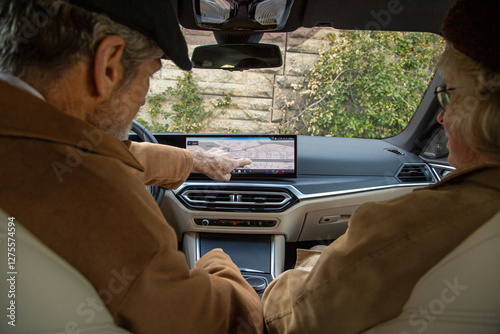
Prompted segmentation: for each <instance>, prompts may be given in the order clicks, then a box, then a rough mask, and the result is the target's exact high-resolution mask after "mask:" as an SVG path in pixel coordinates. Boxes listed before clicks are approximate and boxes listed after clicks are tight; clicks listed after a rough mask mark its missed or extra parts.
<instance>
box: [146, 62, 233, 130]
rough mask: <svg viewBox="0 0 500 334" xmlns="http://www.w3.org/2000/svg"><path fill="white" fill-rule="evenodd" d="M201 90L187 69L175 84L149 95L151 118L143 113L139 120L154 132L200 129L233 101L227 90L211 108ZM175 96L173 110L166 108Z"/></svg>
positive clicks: (147, 100)
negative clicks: (167, 103) (215, 113)
mask: <svg viewBox="0 0 500 334" xmlns="http://www.w3.org/2000/svg"><path fill="white" fill-rule="evenodd" d="M198 91H199V86H198V85H197V84H196V82H195V81H194V79H193V74H192V72H185V73H184V74H183V75H181V76H179V77H178V78H177V84H176V86H175V87H169V88H167V90H165V91H163V92H160V93H156V94H148V95H147V96H146V102H147V105H148V107H149V109H148V113H149V115H150V116H151V121H150V122H148V121H146V120H144V119H142V118H140V117H137V118H136V120H137V121H138V122H139V123H141V124H142V125H144V126H146V127H147V128H148V129H149V130H150V131H153V132H165V131H174V132H185V133H189V132H191V133H195V132H198V131H199V130H200V129H202V128H203V127H204V126H205V124H206V123H207V122H208V121H209V120H210V119H211V116H213V114H214V112H216V111H218V113H219V114H220V113H222V114H223V113H224V109H227V108H228V107H230V106H231V105H232V102H231V101H232V94H231V93H227V94H226V95H224V97H222V98H219V99H217V100H216V101H215V102H213V103H212V104H211V107H210V108H208V109H207V108H205V105H204V100H203V98H202V97H201V96H200V94H199V92H198ZM172 100H173V101H175V102H174V104H172V106H171V109H172V112H167V111H165V103H166V102H169V101H172Z"/></svg>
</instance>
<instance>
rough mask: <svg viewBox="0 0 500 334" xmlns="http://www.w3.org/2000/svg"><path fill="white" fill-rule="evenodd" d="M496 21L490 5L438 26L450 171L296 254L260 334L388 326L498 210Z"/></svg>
mask: <svg viewBox="0 0 500 334" xmlns="http://www.w3.org/2000/svg"><path fill="white" fill-rule="evenodd" d="M499 13H500V3H499V2H498V1H497V0H479V1H472V0H459V1H458V2H457V3H456V4H455V6H454V7H453V8H452V9H451V10H450V12H449V14H448V16H447V18H446V20H445V23H444V25H443V35H444V37H445V38H446V39H447V41H448V42H449V43H450V44H451V45H450V47H449V48H448V50H447V51H446V52H445V53H444V54H443V56H442V59H441V61H440V64H439V66H440V69H441V72H442V74H443V76H444V82H445V83H446V85H445V86H442V87H439V88H438V89H437V90H436V96H437V98H438V101H439V102H440V104H441V107H442V108H443V110H442V111H441V113H440V114H439V116H438V122H439V123H441V124H443V126H444V129H445V130H446V134H447V136H448V139H449V140H448V148H449V151H450V154H449V158H448V159H449V163H450V165H452V166H454V167H457V170H456V171H455V172H453V173H451V174H450V175H448V176H447V177H445V178H444V179H443V181H441V182H439V183H437V184H434V185H432V186H430V187H427V188H425V189H421V190H417V191H414V192H413V193H411V194H408V195H406V196H403V197H400V198H396V199H393V200H389V201H385V202H376V203H365V204H363V205H361V206H360V207H359V208H358V209H357V210H356V212H355V213H354V214H353V216H352V217H351V219H350V221H349V228H348V230H347V231H346V233H345V234H344V235H343V236H341V237H340V238H338V239H337V240H336V241H334V242H333V243H332V244H330V245H329V246H328V247H327V248H326V249H325V250H324V251H323V252H321V253H316V254H315V255H311V252H308V251H304V252H302V253H301V252H299V254H298V261H297V267H296V269H293V270H289V271H287V272H285V273H283V274H282V275H281V276H279V277H278V278H277V279H276V280H275V281H273V282H272V284H271V285H270V286H269V287H268V288H267V290H266V292H265V294H264V296H263V304H264V318H265V321H266V326H267V328H268V330H269V332H270V333H308V334H310V333H325V332H328V333H342V334H347V333H358V332H361V331H363V330H365V329H367V328H369V327H372V326H374V325H376V324H378V323H381V322H383V321H386V320H389V319H392V318H395V317H396V316H398V314H400V313H401V311H402V308H403V306H404V304H405V303H406V301H407V300H408V298H409V296H410V294H411V291H412V289H413V288H414V286H415V284H416V283H417V281H418V280H419V279H420V278H421V277H422V276H423V275H424V274H425V273H426V272H427V271H429V269H431V268H432V267H433V266H434V265H435V264H437V263H438V262H439V261H440V260H441V259H442V258H443V257H445V256H446V255H447V254H448V253H450V252H451V251H452V250H453V249H454V248H455V247H457V246H458V245H459V244H460V243H461V242H462V241H464V240H465V239H466V238H467V237H468V236H469V235H470V234H471V233H472V232H474V231H475V230H476V229H477V228H478V227H480V226H481V225H482V224H484V223H485V222H486V221H488V220H489V219H490V218H492V217H493V216H494V215H495V214H496V213H497V212H498V211H499V210H500V163H499V162H500V132H499V129H500V87H499V86H500V44H499V42H498V36H499V33H500V25H499V22H498V17H497V16H498V14H499ZM313 265H314V266H313ZM456 283H457V284H460V282H459V281H458V282H456Z"/></svg>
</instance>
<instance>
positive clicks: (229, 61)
mask: <svg viewBox="0 0 500 334" xmlns="http://www.w3.org/2000/svg"><path fill="white" fill-rule="evenodd" d="M191 61H192V63H193V67H194V68H214V69H223V70H229V71H242V70H248V69H252V68H270V67H280V66H281V65H283V60H282V57H281V51H280V48H279V47H278V46H277V45H274V44H214V45H203V46H198V47H197V48H195V49H194V51H193V56H192V57H191Z"/></svg>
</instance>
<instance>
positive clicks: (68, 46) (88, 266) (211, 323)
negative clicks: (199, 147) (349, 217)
mask: <svg viewBox="0 0 500 334" xmlns="http://www.w3.org/2000/svg"><path fill="white" fill-rule="evenodd" d="M0 22H1V26H0V41H1V42H0V44H1V45H2V51H1V52H0V72H1V73H2V74H1V76H0V78H1V80H0V95H1V98H0V114H1V119H2V122H1V124H0V156H2V164H1V167H0V183H1V193H0V207H1V208H2V209H3V210H5V211H6V212H8V213H9V215H12V216H14V217H16V219H17V220H18V221H19V222H20V223H22V224H23V225H24V226H25V227H26V228H27V229H28V230H30V231H31V232H32V233H33V234H34V235H35V236H37V237H38V238H39V239H40V240H41V241H42V242H43V243H45V244H46V245H47V246H48V247H50V248H51V249H52V250H54V251H55V252H56V253H58V254H59V255H60V256H61V257H63V258H64V259H65V260H66V261H67V262H69V263H70V264H71V265H73V266H74V267H75V268H76V269H77V270H79V271H80V272H81V273H82V274H83V275H84V276H85V277H86V278H87V279H88V280H89V281H90V282H91V284H92V285H93V286H94V287H95V288H96V290H97V291H106V292H108V293H107V294H101V297H102V298H103V301H104V302H105V304H106V306H107V308H108V309H109V311H110V313H111V314H112V316H113V317H114V319H115V322H116V323H117V324H118V325H119V326H122V327H124V328H126V329H129V330H130V331H132V332H134V333H154V334H157V333H225V332H231V333H235V332H238V331H239V330H240V329H242V328H243V330H245V331H246V332H255V333H260V332H262V316H261V304H260V300H259V297H258V296H257V294H256V293H255V292H254V291H253V289H252V288H251V287H250V285H249V284H247V282H246V281H245V280H244V279H243V277H242V276H241V274H240V272H239V270H238V268H237V267H236V265H235V264H234V263H232V261H231V259H230V258H229V256H227V255H226V254H225V253H224V252H222V251H221V250H214V251H212V252H210V253H208V254H207V255H206V256H204V257H203V258H202V259H201V260H200V261H199V262H198V263H197V268H195V269H193V270H189V268H188V266H187V264H186V261H185V258H184V255H183V254H182V253H181V252H179V251H178V250H177V240H176V237H175V233H174V231H173V229H172V228H171V227H170V226H169V225H168V224H167V222H166V221H165V219H164V217H163V215H162V213H161V212H160V210H159V208H158V207H157V205H156V203H155V202H154V200H153V199H152V197H151V196H150V194H149V193H148V192H147V191H146V189H145V187H144V184H145V183H152V182H154V183H157V184H161V185H164V186H169V187H176V186H178V185H179V184H180V183H182V182H183V181H184V180H185V178H186V177H187V175H188V174H189V172H191V171H192V170H193V171H199V172H204V173H206V174H208V175H209V176H211V177H213V178H215V179H221V180H222V179H228V177H229V172H230V171H231V170H233V169H234V168H236V167H238V166H242V165H245V164H248V163H250V161H248V160H247V159H242V160H234V159H232V157H230V156H225V155H221V154H220V152H211V153H209V154H207V155H203V154H201V155H198V156H195V157H192V156H191V155H190V154H189V153H188V152H187V151H185V150H179V149H175V148H169V147H162V146H159V145H156V146H155V145H151V144H149V145H148V144H142V145H141V144H133V143H130V142H125V143H124V142H122V140H125V139H127V133H128V131H129V129H130V123H131V121H132V119H133V118H134V117H135V115H136V113H137V112H138V109H139V107H140V106H141V105H142V104H143V103H144V98H145V95H146V92H147V91H148V87H149V78H150V77H151V75H153V73H155V72H156V71H157V70H159V69H160V67H161V61H160V58H170V59H172V60H173V61H174V62H175V63H176V64H177V65H178V66H179V67H181V68H182V69H185V70H188V69H190V67H191V65H190V61H189V59H188V57H187V47H186V44H185V41H184V39H183V37H182V34H181V32H180V30H179V26H178V23H177V20H176V17H175V13H174V11H173V8H172V5H171V3H170V2H169V1H165V0H157V1H145V2H143V1H139V0H133V1H119V0H115V1H109V0H106V1H100V0H71V1H69V2H67V1H58V0H56V1H48V0H16V1H7V0H1V1H0ZM141 162H144V166H143V165H141ZM216 166H222V168H218V167H216ZM144 167H145V170H144ZM162 175H167V176H168V177H164V176H162ZM137 176H139V177H140V178H141V179H140V178H139V177H137ZM20 261H22V259H20ZM117 273H119V275H120V278H121V280H122V281H125V282H126V283H127V284H125V285H124V286H123V288H121V289H113V291H112V294H109V284H110V282H111V281H112V280H116V274H117ZM24 321H29V319H25V320H24Z"/></svg>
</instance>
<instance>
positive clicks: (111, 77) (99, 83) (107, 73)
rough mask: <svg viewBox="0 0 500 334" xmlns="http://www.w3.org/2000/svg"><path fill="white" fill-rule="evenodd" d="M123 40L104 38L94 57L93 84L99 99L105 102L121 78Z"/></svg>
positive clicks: (113, 36)
mask: <svg viewBox="0 0 500 334" xmlns="http://www.w3.org/2000/svg"><path fill="white" fill-rule="evenodd" d="M124 48H125V40H124V39H123V38H121V37H120V36H117V35H112V36H108V37H106V38H104V39H103V40H102V42H101V43H99V46H98V47H97V50H96V53H95V56H94V84H95V88H96V93H97V96H98V97H99V98H102V99H103V100H107V99H108V98H109V96H110V95H111V93H112V92H113V91H114V90H115V89H116V88H117V87H118V86H119V85H120V82H121V80H122V78H123V66H122V63H121V59H122V55H123V50H124Z"/></svg>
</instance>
